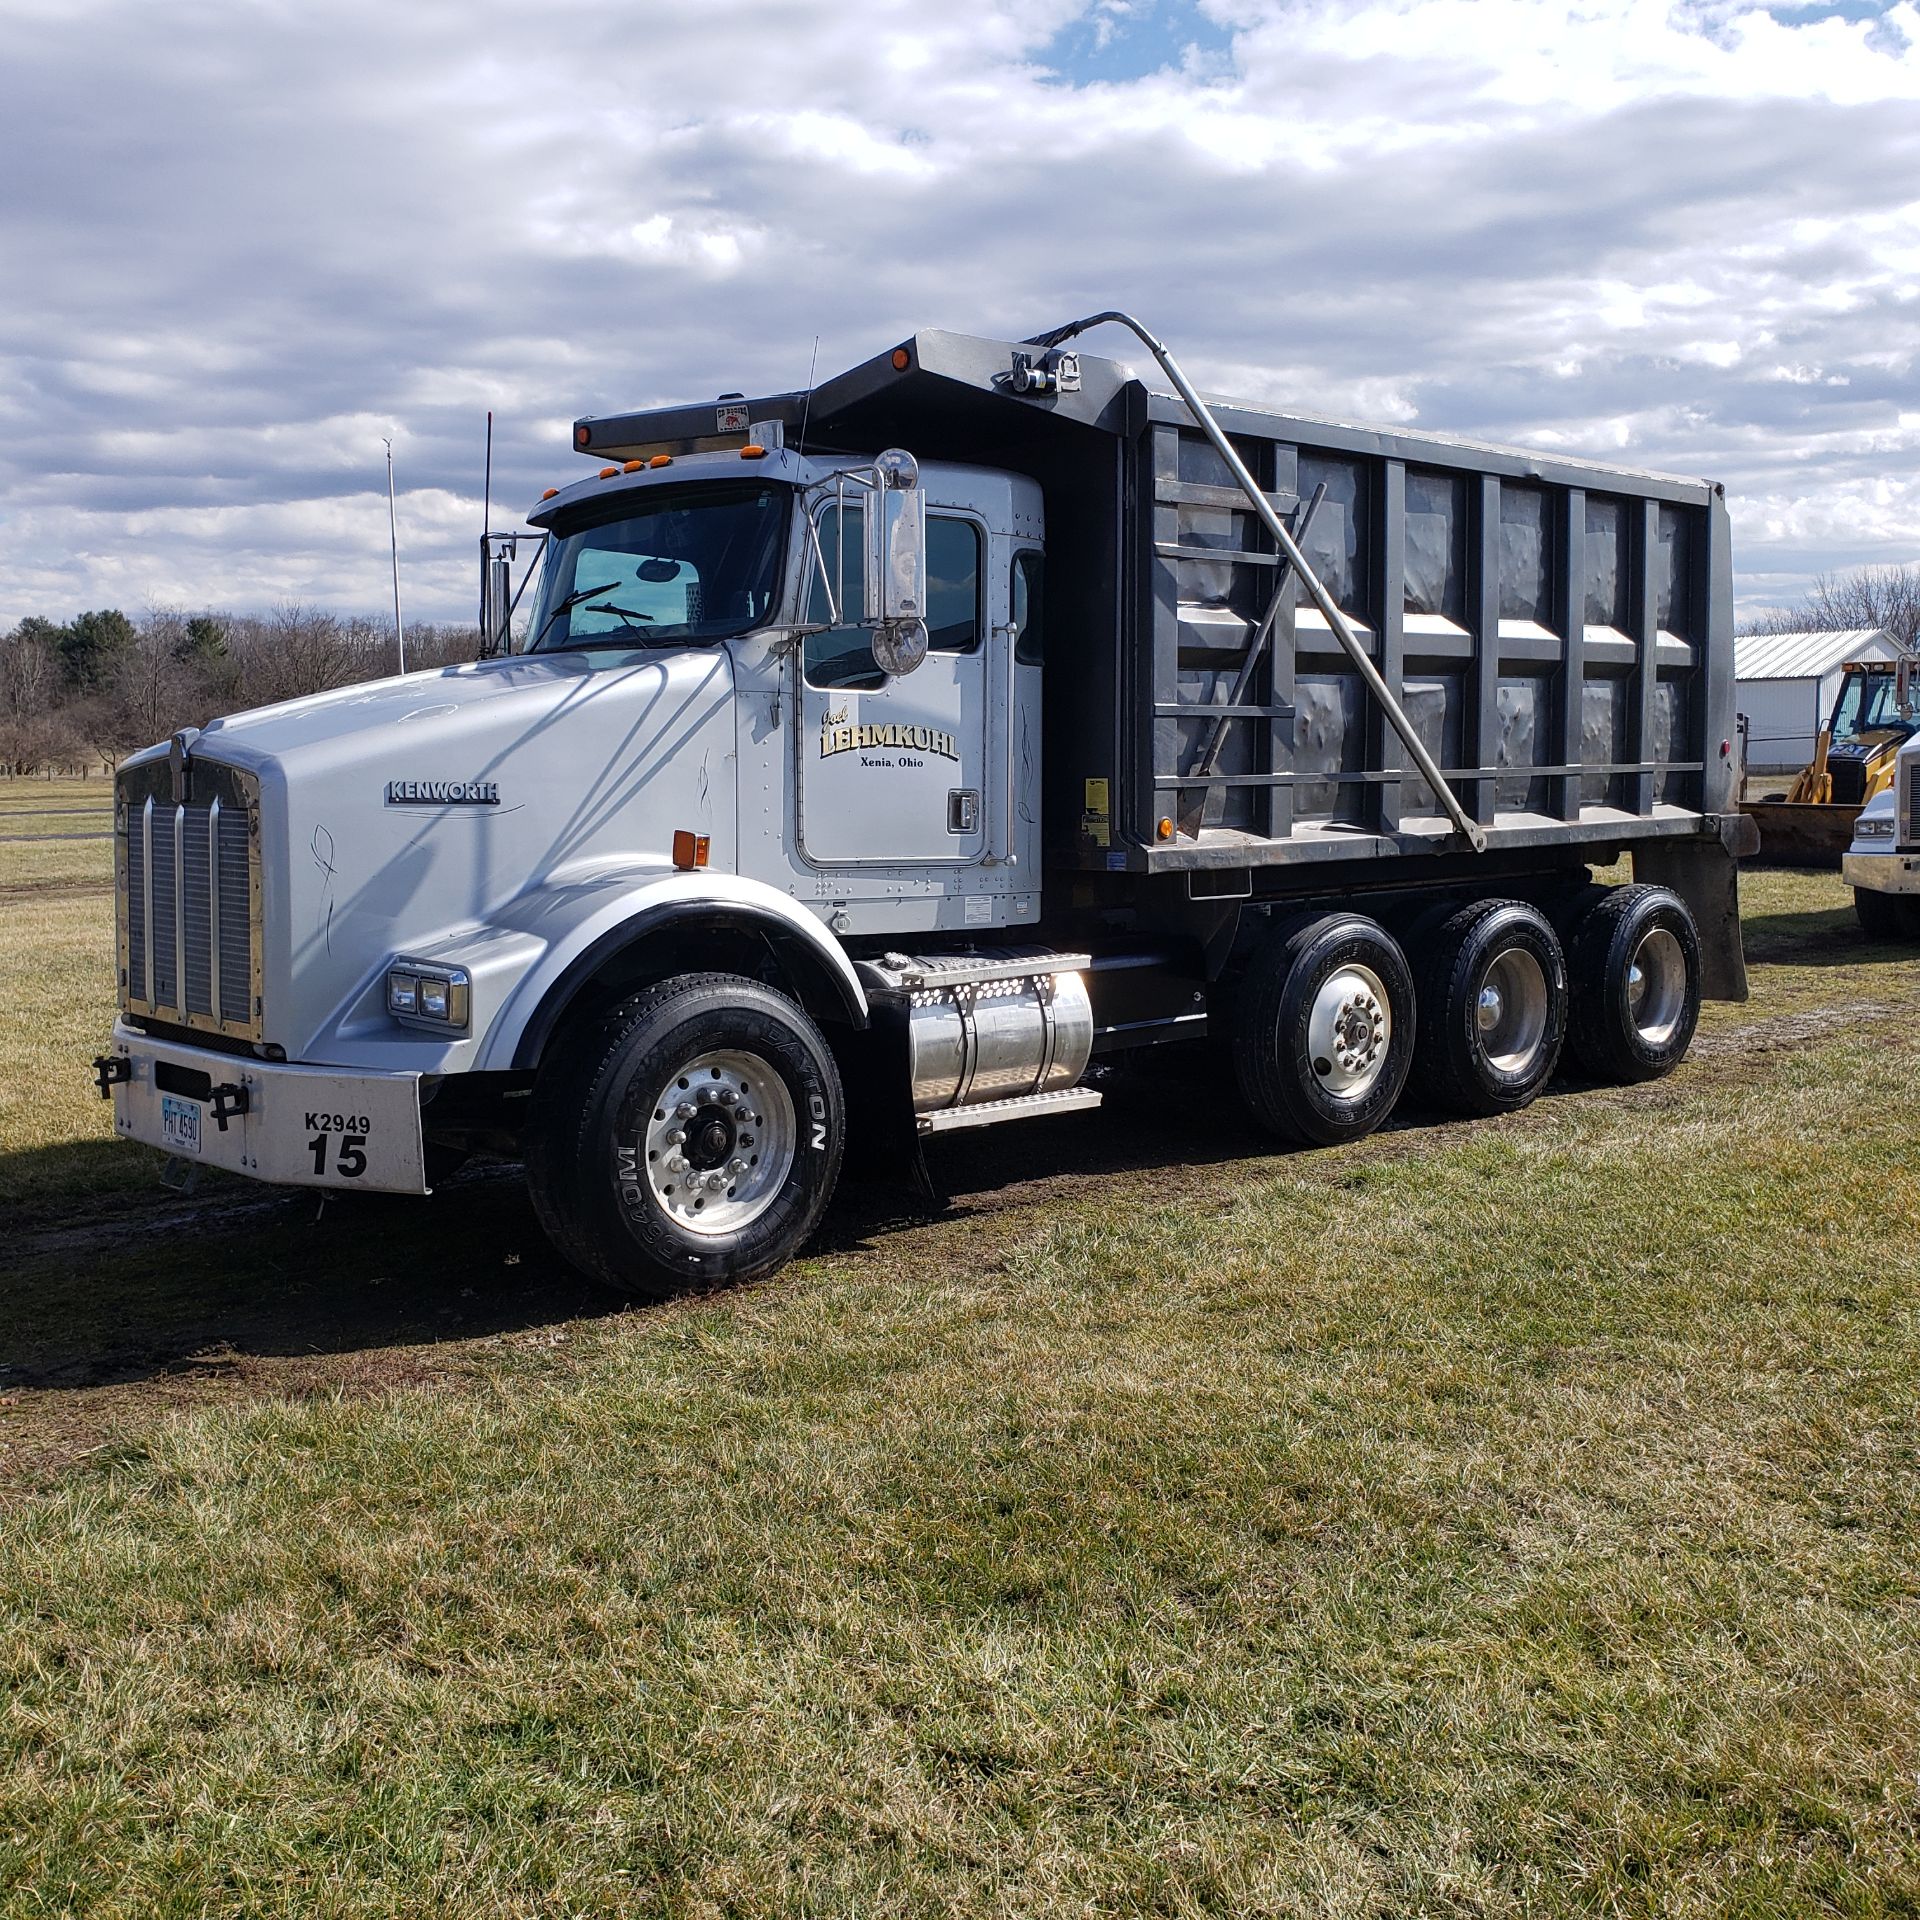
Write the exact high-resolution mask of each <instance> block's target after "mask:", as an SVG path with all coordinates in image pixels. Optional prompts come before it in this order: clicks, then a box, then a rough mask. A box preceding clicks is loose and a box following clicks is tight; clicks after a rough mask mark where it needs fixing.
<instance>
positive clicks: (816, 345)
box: [799, 333, 820, 453]
mask: <svg viewBox="0 0 1920 1920" xmlns="http://www.w3.org/2000/svg"><path fill="white" fill-rule="evenodd" d="M819 365H820V336H819V335H818V334H817V333H816V334H815V335H814V336H813V358H812V359H811V360H809V361H808V362H807V398H806V404H805V405H804V406H802V407H801V409H800V447H799V451H800V452H801V453H805V452H806V450H807V421H808V420H809V419H810V418H811V417H812V414H813V376H814V373H815V370H816V369H817V368H818V367H819Z"/></svg>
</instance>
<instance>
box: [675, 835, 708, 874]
mask: <svg viewBox="0 0 1920 1920" xmlns="http://www.w3.org/2000/svg"><path fill="white" fill-rule="evenodd" d="M673 864H674V865H675V866H676V867H678V868H679V869H680V871H681V872H682V873H691V872H692V871H693V870H694V868H695V867H704V866H705V865H706V864H707V836H706V835H705V834H704V833H689V832H688V831H687V829H686V828H685V827H678V828H676V829H675V830H674V835H673Z"/></svg>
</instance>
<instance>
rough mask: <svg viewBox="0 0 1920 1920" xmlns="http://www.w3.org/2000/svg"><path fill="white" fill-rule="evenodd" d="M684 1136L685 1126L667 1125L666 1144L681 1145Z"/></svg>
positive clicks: (685, 1133)
mask: <svg viewBox="0 0 1920 1920" xmlns="http://www.w3.org/2000/svg"><path fill="white" fill-rule="evenodd" d="M686 1137H687V1130H686V1128H685V1127H669V1128H668V1129H667V1145H668V1146H670V1147H677V1146H681V1145H683V1144H684V1143H685V1141H686Z"/></svg>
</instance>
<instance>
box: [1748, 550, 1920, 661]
mask: <svg viewBox="0 0 1920 1920" xmlns="http://www.w3.org/2000/svg"><path fill="white" fill-rule="evenodd" d="M1867 627H1880V628H1883V629H1884V630H1885V631H1886V632H1888V633H1890V634H1891V635H1892V636H1893V637H1894V639H1896V640H1899V641H1901V642H1903V643H1904V644H1905V645H1907V646H1909V647H1914V648H1920V566H1907V567H1860V568H1858V569H1856V570H1855V571H1854V572H1852V573H1823V574H1821V575H1820V576H1819V578H1818V579H1816V580H1815V581H1814V583H1813V591H1812V592H1811V593H1809V594H1808V595H1807V597H1806V598H1805V599H1804V600H1802V601H1801V602H1800V604H1799V605H1798V606H1793V607H1776V608H1774V609H1773V610H1772V611H1770V612H1767V613H1763V614H1760V615H1759V616H1758V617H1757V618H1755V619H1752V620H1748V621H1743V622H1742V623H1741V629H1740V630H1741V631H1742V632H1743V633H1848V632H1852V631H1854V630H1856V629H1859V628H1867Z"/></svg>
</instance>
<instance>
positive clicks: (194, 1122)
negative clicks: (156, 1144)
mask: <svg viewBox="0 0 1920 1920" xmlns="http://www.w3.org/2000/svg"><path fill="white" fill-rule="evenodd" d="M160 1142H161V1145H163V1146H165V1147H166V1148H168V1149H169V1150H170V1151H172V1152H174V1153H192V1154H197V1153H198V1152H199V1151H200V1103H199V1101H197V1100H176V1099H175V1098H174V1097H173V1095H172V1094H170V1093H163V1094H162V1095H161V1096H160Z"/></svg>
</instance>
